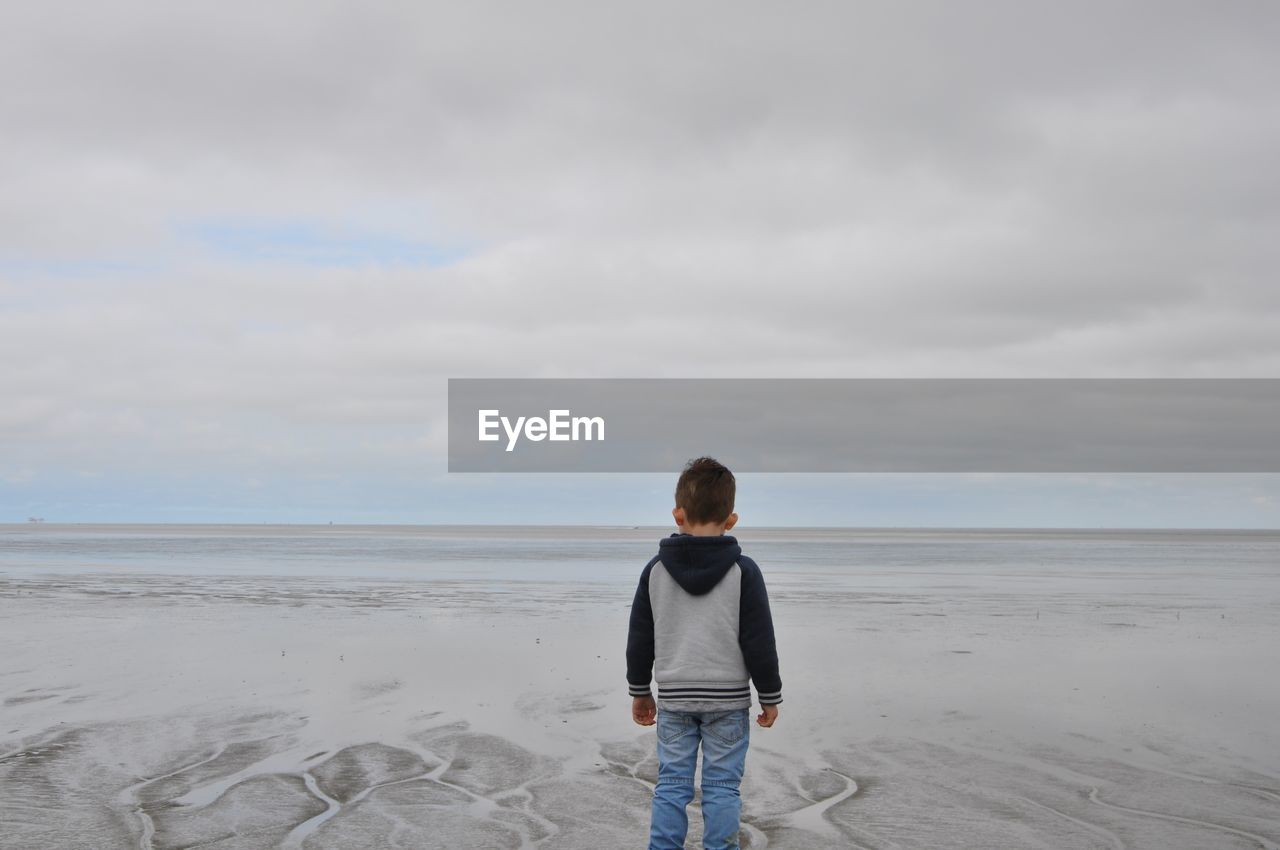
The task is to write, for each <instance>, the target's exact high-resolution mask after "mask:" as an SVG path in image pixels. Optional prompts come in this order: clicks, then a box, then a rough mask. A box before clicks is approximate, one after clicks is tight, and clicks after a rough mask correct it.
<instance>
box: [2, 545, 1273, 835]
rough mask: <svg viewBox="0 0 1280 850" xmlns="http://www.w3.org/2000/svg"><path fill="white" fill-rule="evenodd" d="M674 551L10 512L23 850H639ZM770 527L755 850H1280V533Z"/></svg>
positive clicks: (8, 718) (7, 805)
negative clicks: (632, 670) (647, 669)
mask: <svg viewBox="0 0 1280 850" xmlns="http://www.w3.org/2000/svg"><path fill="white" fill-rule="evenodd" d="M665 533H666V532H665V531H664V530H662V529H538V528H511V527H505V528H484V527H470V528H465V527H455V528H423V527H337V526H333V527H330V526H321V527H298V526H53V525H45V526H38V527H37V526H0V646H3V647H4V648H5V651H4V652H3V653H0V848H40V847H50V848H107V847H121V848H157V849H158V848H176V847H190V846H196V845H198V846H200V847H207V848H222V849H223V850H226V848H260V847H287V848H305V850H320V848H362V847H368V848H374V847H377V848H387V847H477V848H488V847H493V848H534V847H548V848H550V847H555V848H578V847H582V848H586V847H591V848H599V847H625V846H639V845H642V844H643V841H644V837H645V835H646V833H647V823H648V799H649V793H650V789H651V787H652V782H653V781H654V777H655V774H656V767H657V766H656V762H655V755H654V744H653V738H652V731H651V730H645V729H641V728H640V727H636V726H634V725H632V724H631V722H630V719H629V713H628V712H629V700H628V698H627V696H626V685H625V681H624V673H625V662H624V659H623V649H624V647H625V640H626V621H627V613H628V609H629V606H630V601H631V596H632V594H633V592H634V588H635V581H636V578H637V577H638V574H639V571H640V568H641V567H642V566H643V565H644V563H645V562H646V561H647V560H648V558H649V557H650V556H651V554H652V553H653V552H654V551H655V547H656V543H657V539H658V538H659V537H661V536H662V535H663V534H665ZM739 539H740V541H741V542H742V543H743V546H744V549H745V550H746V551H747V553H748V554H750V555H752V556H753V557H755V558H756V560H757V561H758V562H759V563H760V565H761V567H762V569H763V570H764V571H765V575H766V579H767V581H768V586H769V591H770V598H771V602H772V607H773V611H774V617H775V622H776V625H777V630H778V641H779V652H780V656H781V660H782V673H783V683H784V696H785V699H786V701H785V702H784V704H783V706H782V715H781V718H780V720H779V722H778V725H777V726H776V727H775V728H773V729H769V730H762V729H755V730H754V731H753V733H752V744H751V752H750V755H749V757H748V767H747V778H746V781H745V782H744V785H743V799H744V808H743V813H744V815H743V825H744V833H743V839H744V846H747V847H751V848H753V850H756V849H757V848H761V847H766V846H768V847H773V848H812V847H828V846H835V847H861V848H895V847H898V848H915V847H920V848H941V847H956V848H961V847H964V848H969V847H975V848H976V847H981V848H1077V847H1079V848H1087V847H1104V848H1117V847H1124V848H1147V847H1150V848H1205V847H1214V848H1218V847H1226V848H1230V847H1273V848H1280V733H1278V732H1277V729H1276V726H1277V724H1276V723H1275V718H1276V717H1278V716H1280V653H1277V652H1276V651H1275V647H1276V646H1277V645H1280V534H1275V533H1266V532H1061V531H946V530H939V531H900V530H866V531H850V530H838V529H809V530H769V529H764V530H751V529H742V530H741V533H740V535H739ZM691 820H692V823H693V828H692V830H691V843H690V846H696V845H700V842H699V841H698V840H697V836H698V832H697V823H698V820H699V819H698V817H697V814H696V811H695V813H694V816H693V817H692V819H691Z"/></svg>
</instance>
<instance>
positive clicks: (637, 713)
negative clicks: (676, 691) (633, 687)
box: [631, 696, 658, 726]
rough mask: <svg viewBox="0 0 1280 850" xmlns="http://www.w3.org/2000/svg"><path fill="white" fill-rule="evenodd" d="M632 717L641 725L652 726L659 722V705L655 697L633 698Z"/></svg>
mask: <svg viewBox="0 0 1280 850" xmlns="http://www.w3.org/2000/svg"><path fill="white" fill-rule="evenodd" d="M631 719H632V720H634V721H635V722H636V723H639V724H640V725H641V726H652V725H653V724H655V723H657V722H658V706H657V705H656V704H655V703H654V701H653V697H651V696H650V697H632V698H631Z"/></svg>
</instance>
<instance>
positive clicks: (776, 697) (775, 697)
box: [756, 691, 782, 705]
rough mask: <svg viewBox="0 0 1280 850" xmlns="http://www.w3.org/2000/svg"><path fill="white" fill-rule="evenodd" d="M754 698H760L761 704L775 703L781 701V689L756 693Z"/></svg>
mask: <svg viewBox="0 0 1280 850" xmlns="http://www.w3.org/2000/svg"><path fill="white" fill-rule="evenodd" d="M756 698H757V699H759V700H760V704H761V705H777V704H778V703H780V702H782V691H774V692H772V693H768V694H764V693H759V692H757V693H756Z"/></svg>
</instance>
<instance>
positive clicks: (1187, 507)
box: [0, 0, 1280, 528]
mask: <svg viewBox="0 0 1280 850" xmlns="http://www.w3.org/2000/svg"><path fill="white" fill-rule="evenodd" d="M1277 43H1280V7H1277V6H1276V5H1275V4H1273V3H1269V2H1260V0H1243V1H1242V2H1238V3H1232V4H1226V5H1223V4H1205V3H1183V2H1167V0H1161V2H1127V3H1123V4H1114V3H1102V2H1085V3H1076V4H1061V3H1047V2H1043V3H1042V2H976V3H964V4H958V3H950V2H935V3H928V2H921V3H911V4H903V3H893V2H883V3H865V2H852V3H847V2H842V3H807V4H802V5H800V6H796V5H794V4H792V5H782V4H776V3H773V4H764V3H732V4H730V3H720V2H707V3H698V4H692V5H691V4H668V3H655V4H646V5H645V6H643V7H623V6H618V5H616V4H602V3H586V2H582V3H559V2H547V3H538V4H494V3H485V2H477V3H466V4H458V3H449V4H444V3H435V2H419V3H412V4H410V3H386V4H383V3H372V4H371V3H353V2H314V1H313V2H307V3H293V2H279V3H272V4H259V3H253V4H250V3H241V2H222V3H217V4H212V3H198V4H185V3H184V4H155V3H149V2H136V3H135V2H124V1H123V0H103V2H95V3H88V2H76V3H64V2H57V0H54V2H46V3H39V4H20V5H18V6H15V7H14V8H12V9H8V10H6V14H5V26H4V27H2V28H0V74H2V75H3V78H4V79H5V80H6V81H7V84H6V85H5V86H4V87H3V88H2V89H0V154H2V155H0V186H3V187H4V190H3V192H0V357H2V361H0V362H2V363H3V366H2V367H0V522H23V521H25V520H26V519H27V517H29V516H41V517H44V518H45V519H46V520H47V521H49V522H56V521H66V522H327V521H334V522H388V523H391V522H424V523H430V522H469V523H483V522H501V523H519V522H533V523H548V522H550V523H566V524H580V523H588V524H614V523H619V524H627V525H649V524H657V523H661V522H662V521H663V518H664V517H665V515H666V512H667V511H668V510H669V508H670V493H671V489H672V486H673V484H674V477H675V473H676V470H673V471H672V474H671V475H670V476H665V477H664V476H660V475H634V476H605V475H537V476H534V475H505V476H504V475H458V474H454V475H450V474H448V473H447V472H446V457H445V448H446V437H447V430H446V427H445V425H446V422H445V419H446V410H445V393H446V381H447V379H448V378H450V377H455V378H456V377H502V378H533V377H558V378H574V377H595V378H598V377H670V378H679V377H706V378H724V377H771V378H786V377H876V378H904V377H1088V378H1107V377H1210V378H1211V377H1224V378H1225V377H1280V333H1277V330H1278V329H1280V322H1278V321H1277V320H1278V319H1280V287H1277V286H1276V285H1275V269H1276V268H1277V267H1278V264H1277V260H1278V259H1280V256H1278V255H1280V240H1277V239H1276V238H1275V235H1274V234H1275V233H1276V232H1277V225H1278V224H1280V168H1278V167H1277V165H1276V158H1275V153H1274V152H1275V151H1276V150H1280V102H1278V101H1277V99H1276V98H1275V96H1274V81H1275V80H1276V79H1280V54H1278V53H1277V51H1275V50H1274V45H1275V44H1277ZM708 451H709V452H710V453H714V447H708ZM740 490H741V495H740V498H739V501H740V505H739V507H740V513H742V514H743V515H744V520H743V521H744V523H745V522H746V521H747V517H750V518H751V519H752V521H755V522H758V523H759V524H762V525H770V524H799V525H813V524H819V525H900V526H910V525H930V526H948V525H982V526H1019V525H1032V526H1074V525H1083V526H1097V525H1109V526H1172V527H1180V526H1205V527H1216V526H1226V527H1268V528H1276V527H1280V477H1277V476H1273V475H1261V474H1259V475H1218V476H1213V475H1202V476H1172V475H1146V476H1143V475H1107V474H1098V475H1091V476H1083V475H1079V476H1028V475H1005V476H999V475H925V474H920V475H880V476H870V475H862V476H858V475H817V476H812V475H806V476H802V475H761V476H743V478H742V481H741V483H740ZM655 513H656V514H657V516H654V514H655Z"/></svg>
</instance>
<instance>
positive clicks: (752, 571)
mask: <svg viewBox="0 0 1280 850" xmlns="http://www.w3.org/2000/svg"><path fill="white" fill-rule="evenodd" d="M738 566H739V568H741V570H742V596H741V598H740V601H739V603H738V605H739V608H738V645H739V646H740V647H742V658H743V660H744V661H746V663H747V672H748V673H750V674H751V681H752V682H754V683H755V686H756V696H757V697H759V699H760V704H761V705H777V704H778V703H780V702H782V677H781V676H779V675H778V647H777V644H776V643H775V641H774V636H773V615H772V614H771V613H770V612H769V593H768V591H767V590H766V589H765V586H764V575H763V574H762V573H761V572H760V568H759V567H758V566H756V562H755V561H753V560H751V559H750V558H746V557H742V558H739V559H738Z"/></svg>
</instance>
